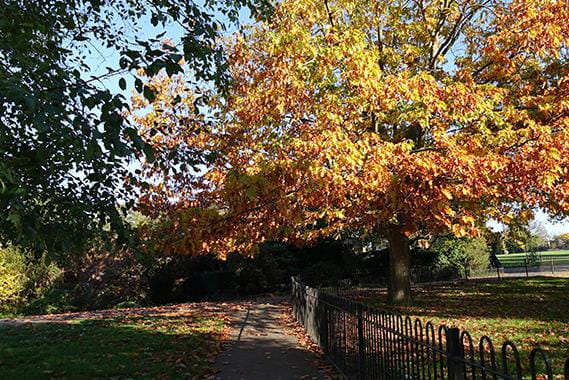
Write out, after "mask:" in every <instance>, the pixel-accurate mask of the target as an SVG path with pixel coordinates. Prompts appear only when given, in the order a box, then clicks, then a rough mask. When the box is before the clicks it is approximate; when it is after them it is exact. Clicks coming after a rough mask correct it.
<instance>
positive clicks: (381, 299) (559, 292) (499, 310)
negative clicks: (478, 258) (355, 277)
mask: <svg viewBox="0 0 569 380" xmlns="http://www.w3.org/2000/svg"><path fill="white" fill-rule="evenodd" d="M365 301H366V303H369V304H373V305H374V306H377V307H380V308H388V309H396V310H399V311H411V312H412V313H413V314H415V315H421V316H433V317H439V318H447V317H460V318H464V317H472V318H476V317H484V318H509V319H513V318H519V319H525V320H527V319H533V320H538V321H558V322H569V278H551V277H535V278H529V279H503V280H500V281H491V282H467V283H460V284H453V285H432V286H425V287H417V288H414V289H413V305H412V306H409V307H396V308H394V307H391V306H389V305H387V304H386V294H385V293H384V292H378V293H377V294H376V295H374V296H371V297H370V296H367V297H366V299H365Z"/></svg>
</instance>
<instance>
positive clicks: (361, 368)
mask: <svg viewBox="0 0 569 380" xmlns="http://www.w3.org/2000/svg"><path fill="white" fill-rule="evenodd" d="M356 315H357V317H358V375H359V379H360V380H363V379H365V378H366V356H365V354H366V353H365V337H364V319H363V305H362V304H361V303H356Z"/></svg>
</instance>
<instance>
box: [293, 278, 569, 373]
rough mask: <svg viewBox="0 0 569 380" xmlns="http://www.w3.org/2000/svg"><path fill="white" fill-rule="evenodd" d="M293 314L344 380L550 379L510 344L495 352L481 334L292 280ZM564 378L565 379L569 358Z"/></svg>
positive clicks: (541, 364)
mask: <svg viewBox="0 0 569 380" xmlns="http://www.w3.org/2000/svg"><path fill="white" fill-rule="evenodd" d="M292 299H293V312H294V315H295V317H296V319H297V320H298V321H299V322H300V323H301V324H302V325H303V326H304V327H305V329H306V331H307V333H308V334H309V335H310V336H311V337H312V339H313V340H314V341H315V342H316V343H318V344H319V345H320V347H321V348H322V350H323V351H324V353H325V355H326V356H327V357H328V359H329V360H330V361H331V362H332V363H333V364H334V365H335V366H336V367H337V368H338V370H339V371H340V372H342V373H343V374H344V375H345V376H346V377H347V378H349V379H398V380H399V379H401V380H408V379H409V380H411V379H417V380H423V379H429V380H430V379H450V380H466V379H482V380H486V379H492V380H498V379H506V380H514V379H525V378H531V379H545V378H547V379H548V380H550V379H554V376H553V371H552V367H551V363H550V361H549V358H548V356H547V353H546V352H545V351H543V350H542V349H540V348H534V349H533V350H532V351H531V353H530V354H529V358H527V360H526V361H529V366H527V365H526V366H523V364H525V362H526V361H524V363H522V358H521V355H520V353H519V351H518V349H517V347H516V345H515V344H514V343H513V342H511V341H506V342H504V343H503V344H502V346H501V347H500V349H499V351H498V352H496V349H495V347H494V344H493V342H492V340H491V339H490V338H489V337H487V336H483V337H482V338H481V339H480V340H479V342H478V344H475V342H474V340H473V339H472V337H471V335H470V334H469V333H468V332H467V331H460V330H459V329H458V328H449V327H446V326H438V327H437V326H435V325H433V324H432V323H431V322H427V323H425V324H423V322H421V320H419V319H415V320H412V319H411V318H410V317H408V316H407V317H405V316H402V315H399V314H393V313H391V312H385V311H382V310H379V309H376V308H373V307H370V306H367V305H365V304H362V303H359V302H355V301H353V300H350V299H347V298H344V297H340V296H339V295H335V294H332V293H331V292H328V291H324V290H320V289H316V288H311V287H308V286H306V285H304V284H303V283H301V282H299V281H298V280H296V279H295V278H293V279H292ZM562 371H563V374H558V375H557V376H556V377H558V378H561V379H562V378H564V379H565V380H569V358H568V359H567V360H566V361H565V368H563V369H562Z"/></svg>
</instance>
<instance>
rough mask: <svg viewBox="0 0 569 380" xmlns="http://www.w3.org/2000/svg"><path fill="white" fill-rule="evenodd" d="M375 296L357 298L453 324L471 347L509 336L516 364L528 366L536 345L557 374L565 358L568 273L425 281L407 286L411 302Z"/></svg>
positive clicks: (568, 344) (498, 346) (568, 327)
mask: <svg viewBox="0 0 569 380" xmlns="http://www.w3.org/2000/svg"><path fill="white" fill-rule="evenodd" d="M384 297H385V295H383V294H382V295H381V296H380V298H379V299H377V297H374V298H373V299H364V300H363V301H364V302H366V303H368V304H371V305H373V306H376V307H379V308H381V309H388V310H394V311H398V312H401V313H403V314H405V315H412V316H414V317H417V318H420V319H421V320H423V322H427V321H432V322H433V323H434V324H435V325H441V324H445V325H447V326H457V327H460V328H462V329H465V330H467V331H469V332H470V334H471V335H472V337H473V338H474V339H475V346H477V343H478V340H479V339H480V337H482V336H483V335H487V336H489V337H490V338H491V339H492V341H493V342H494V346H495V348H496V351H497V352H498V351H500V349H501V344H502V343H503V342H504V341H505V340H507V339H509V340H512V341H513V342H515V343H516V346H517V347H518V349H519V350H520V354H521V357H522V365H523V366H524V367H526V368H529V361H528V357H529V352H530V351H531V349H532V348H533V347H536V346H540V347H542V348H543V349H545V350H547V351H548V352H549V358H550V359H551V362H552V365H553V370H554V373H557V374H561V373H563V364H564V360H565V358H567V357H569V278H546V277H535V278H529V279H505V280H502V281H495V282H482V283H480V282H478V283H474V282H472V283H466V284H457V285H444V286H442V285H441V286H430V287H424V288H416V289H414V290H413V298H414V302H413V305H412V306H406V307H394V306H390V305H387V304H386V303H385V298H384Z"/></svg>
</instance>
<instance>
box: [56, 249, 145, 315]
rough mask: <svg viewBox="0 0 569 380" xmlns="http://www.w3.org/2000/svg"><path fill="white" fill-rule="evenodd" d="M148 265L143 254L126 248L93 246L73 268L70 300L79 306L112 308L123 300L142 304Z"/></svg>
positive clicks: (84, 307) (82, 307) (83, 307)
mask: <svg viewBox="0 0 569 380" xmlns="http://www.w3.org/2000/svg"><path fill="white" fill-rule="evenodd" d="M150 264H151V261H150V260H148V259H147V258H146V257H144V256H142V254H140V255H139V254H136V253H135V252H133V251H132V250H129V249H121V248H116V247H111V249H109V250H106V249H100V250H97V249H95V250H93V251H91V252H90V253H89V254H88V255H87V256H86V257H85V258H84V259H83V260H81V261H80V263H79V264H78V265H77V268H76V269H72V270H73V272H74V273H75V278H73V279H71V281H69V282H70V283H71V285H74V286H72V288H71V294H72V298H73V300H72V303H73V304H74V305H75V306H76V307H79V308H81V309H101V308H111V307H114V306H116V305H117V304H120V303H125V302H126V303H129V304H136V305H144V304H145V303H146V302H147V288H148V282H147V278H146V271H147V267H148V265H150ZM67 286H68V287H69V286H70V284H67Z"/></svg>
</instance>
